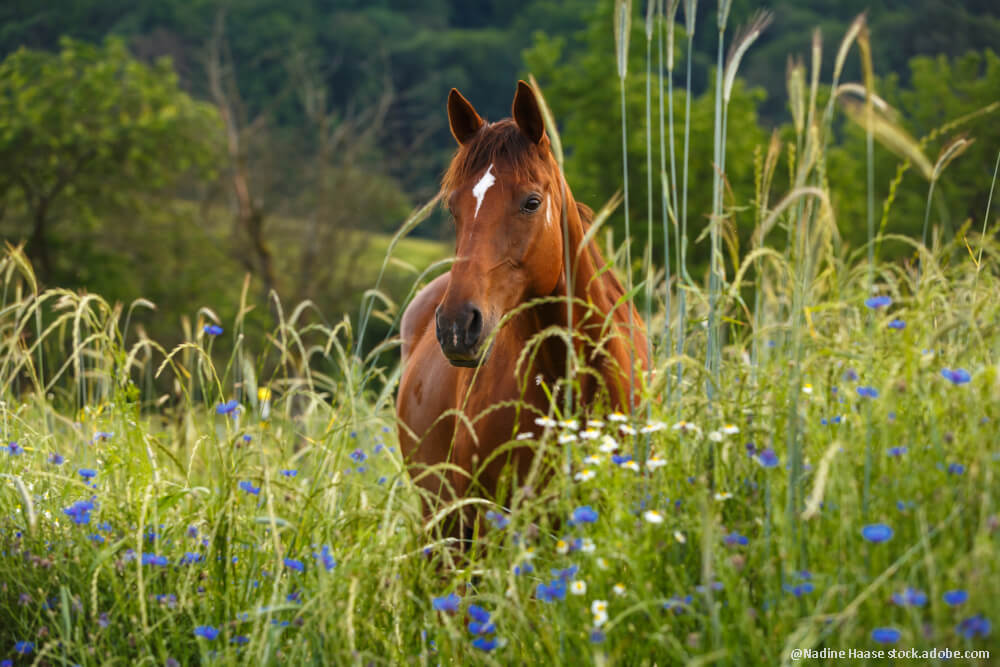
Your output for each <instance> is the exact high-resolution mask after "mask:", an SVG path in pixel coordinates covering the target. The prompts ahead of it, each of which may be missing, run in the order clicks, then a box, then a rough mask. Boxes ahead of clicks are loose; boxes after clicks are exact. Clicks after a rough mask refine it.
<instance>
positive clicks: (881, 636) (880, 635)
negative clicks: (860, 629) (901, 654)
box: [872, 628, 899, 644]
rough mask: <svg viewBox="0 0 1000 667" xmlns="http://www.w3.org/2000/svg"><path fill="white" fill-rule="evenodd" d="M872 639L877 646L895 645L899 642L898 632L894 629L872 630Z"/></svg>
mask: <svg viewBox="0 0 1000 667" xmlns="http://www.w3.org/2000/svg"><path fill="white" fill-rule="evenodd" d="M872 639H874V640H875V641H877V642H878V643H879V644H895V643H896V642H898V641H899V630H897V629H896V628H875V629H874V630H872Z"/></svg>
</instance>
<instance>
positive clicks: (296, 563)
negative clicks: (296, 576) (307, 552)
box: [284, 558, 306, 572]
mask: <svg viewBox="0 0 1000 667" xmlns="http://www.w3.org/2000/svg"><path fill="white" fill-rule="evenodd" d="M284 563H285V567H287V568H288V569H289V570H295V571H296V572H303V571H305V569H306V565H305V563H303V562H302V561H300V560H295V559H294V558H286V559H285V560H284Z"/></svg>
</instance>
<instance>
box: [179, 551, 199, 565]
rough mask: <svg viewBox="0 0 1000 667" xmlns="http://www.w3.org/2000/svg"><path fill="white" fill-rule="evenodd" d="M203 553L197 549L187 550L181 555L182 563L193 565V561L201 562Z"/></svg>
mask: <svg viewBox="0 0 1000 667" xmlns="http://www.w3.org/2000/svg"><path fill="white" fill-rule="evenodd" d="M202 558H203V557H202V555H201V554H200V553H198V552H196V551H186V552H185V553H184V555H183V556H182V557H181V565H191V564H192V563H200V562H201V561H202Z"/></svg>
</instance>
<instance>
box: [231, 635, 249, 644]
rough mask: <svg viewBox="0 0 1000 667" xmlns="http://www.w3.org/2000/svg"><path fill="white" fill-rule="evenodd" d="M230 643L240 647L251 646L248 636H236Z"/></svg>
mask: <svg viewBox="0 0 1000 667" xmlns="http://www.w3.org/2000/svg"><path fill="white" fill-rule="evenodd" d="M229 643H230V644H238V645H242V644H249V643H250V638H249V637H247V636H246V635H236V636H235V637H233V638H232V639H230V640H229Z"/></svg>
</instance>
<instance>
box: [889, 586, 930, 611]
mask: <svg viewBox="0 0 1000 667" xmlns="http://www.w3.org/2000/svg"><path fill="white" fill-rule="evenodd" d="M892 602H893V604H897V605H899V606H900V607H923V606H924V605H925V604H927V594H926V593H924V592H923V591H918V590H917V589H915V588H907V589H906V590H905V591H903V592H902V593H893V594H892Z"/></svg>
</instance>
